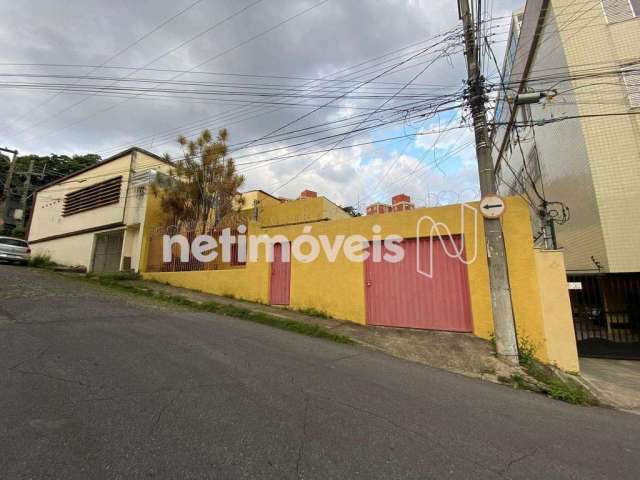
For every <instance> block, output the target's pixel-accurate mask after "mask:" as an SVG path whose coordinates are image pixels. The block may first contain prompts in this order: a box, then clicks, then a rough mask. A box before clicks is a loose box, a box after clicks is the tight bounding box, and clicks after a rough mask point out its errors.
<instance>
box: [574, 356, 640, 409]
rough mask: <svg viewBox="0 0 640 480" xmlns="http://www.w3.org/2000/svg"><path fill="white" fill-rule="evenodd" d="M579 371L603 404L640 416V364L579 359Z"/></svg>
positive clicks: (636, 362) (635, 362) (623, 361)
mask: <svg viewBox="0 0 640 480" xmlns="http://www.w3.org/2000/svg"><path fill="white" fill-rule="evenodd" d="M580 370H581V373H582V378H583V380H584V381H585V382H586V383H588V384H589V386H590V387H591V389H592V391H594V392H595V393H596V394H597V396H598V397H599V398H601V400H602V401H603V402H604V403H607V404H610V405H612V406H614V407H616V408H618V409H620V410H625V411H628V412H631V413H635V414H638V415H640V362H638V361H625V360H608V359H600V358H581V359H580Z"/></svg>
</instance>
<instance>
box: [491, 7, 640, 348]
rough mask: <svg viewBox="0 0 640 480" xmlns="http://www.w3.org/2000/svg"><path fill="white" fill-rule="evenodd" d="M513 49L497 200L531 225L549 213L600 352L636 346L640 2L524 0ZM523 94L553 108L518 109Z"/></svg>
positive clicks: (501, 116)
mask: <svg viewBox="0 0 640 480" xmlns="http://www.w3.org/2000/svg"><path fill="white" fill-rule="evenodd" d="M507 46H508V47H507V50H506V55H505V59H504V63H503V68H502V75H501V80H502V83H503V85H501V88H500V89H499V91H500V93H499V97H498V102H497V105H496V114H495V120H496V121H495V127H494V130H493V132H492V139H493V143H494V148H495V151H494V161H495V168H496V172H497V175H498V178H499V179H500V187H499V188H500V191H501V193H503V194H512V195H513V194H518V195H522V196H524V197H525V198H527V200H528V201H529V203H530V207H531V208H532V210H534V211H535V212H536V213H537V212H538V211H539V210H540V209H542V207H544V201H547V202H550V204H549V205H548V208H549V210H550V211H551V214H552V215H554V216H555V220H556V221H554V222H553V227H555V235H556V238H557V246H558V248H561V249H563V250H564V252H565V256H566V263H567V270H568V273H569V274H570V275H573V276H572V277H571V279H572V280H574V281H573V283H572V285H573V286H574V288H575V289H576V290H575V291H573V292H572V300H574V313H575V314H576V315H580V314H581V312H580V311H578V310H581V309H584V310H590V311H591V312H592V313H591V314H589V316H590V317H594V318H591V319H590V321H591V323H592V324H591V325H590V328H591V329H593V330H594V331H595V330H598V331H599V332H600V333H597V335H596V336H598V337H599V338H600V339H601V340H602V339H604V340H611V339H612V338H613V337H614V336H617V337H618V338H619V339H621V340H623V341H625V342H626V341H627V340H629V342H631V343H633V342H640V336H638V331H639V330H640V328H639V324H640V315H639V311H638V309H639V308H640V295H638V290H639V289H640V278H639V276H640V274H639V273H638V272H640V255H638V252H637V248H635V245H636V244H637V241H638V240H637V239H638V238H640V209H638V205H639V204H640V0H581V1H579V2H576V1H574V0H529V1H527V3H526V6H525V8H524V9H523V10H519V11H517V12H514V14H513V17H512V19H511V27H510V33H509V36H508V43H507ZM528 92H545V93H546V94H548V95H549V96H548V97H546V98H543V99H541V101H540V102H537V103H533V104H523V103H522V102H520V101H518V100H517V95H518V94H523V93H528ZM521 98H524V97H521ZM556 202H557V203H556ZM532 217H533V218H534V233H535V234H536V237H537V240H538V242H539V243H541V242H542V241H543V238H544V235H543V229H542V226H543V225H542V224H543V222H542V220H541V216H540V215H537V214H535V215H532ZM547 233H548V232H547ZM587 297H588V298H587ZM621 332H622V333H621ZM578 333H579V332H578ZM592 333H593V332H591V333H589V335H592ZM633 350H634V352H635V353H638V352H640V343H636V345H635V346H634V347H633Z"/></svg>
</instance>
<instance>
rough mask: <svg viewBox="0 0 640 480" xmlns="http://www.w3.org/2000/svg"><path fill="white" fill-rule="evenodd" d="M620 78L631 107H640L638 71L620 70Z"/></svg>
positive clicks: (639, 78) (639, 76)
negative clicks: (625, 88)
mask: <svg viewBox="0 0 640 480" xmlns="http://www.w3.org/2000/svg"><path fill="white" fill-rule="evenodd" d="M622 79H623V80H624V84H625V86H626V87H627V95H628V98H629V105H630V106H631V107H632V108H640V73H639V72H622Z"/></svg>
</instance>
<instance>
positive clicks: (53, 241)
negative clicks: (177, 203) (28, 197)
mask: <svg viewBox="0 0 640 480" xmlns="http://www.w3.org/2000/svg"><path fill="white" fill-rule="evenodd" d="M170 169H171V165H170V164H169V163H168V162H167V161H166V160H164V159H162V158H161V157H159V156H157V155H155V154H153V153H151V152H148V151H146V150H143V149H141V148H137V147H133V148H130V149H128V150H125V151H123V152H121V153H118V154H116V155H114V156H112V157H110V158H108V159H106V160H104V161H102V162H100V163H98V164H97V165H94V166H91V167H89V168H87V169H84V170H81V171H79V172H76V173H74V174H72V175H69V176H67V177H64V178H62V179H60V180H58V181H56V182H53V183H51V184H49V185H47V186H45V187H43V188H41V189H39V190H38V191H37V192H36V194H35V198H34V204H33V214H32V217H31V223H30V225H29V233H28V240H29V243H30V244H31V248H32V252H33V255H37V254H47V255H50V256H51V259H52V260H53V261H55V262H56V263H59V264H62V265H74V266H82V267H86V268H87V270H89V271H95V272H110V271H118V270H136V271H137V270H138V268H139V260H140V251H141V248H142V235H141V232H142V229H143V228H144V221H145V212H146V208H147V198H148V196H149V184H150V183H151V182H152V181H154V179H155V178H156V176H157V175H161V174H166V173H168V172H169V171H170Z"/></svg>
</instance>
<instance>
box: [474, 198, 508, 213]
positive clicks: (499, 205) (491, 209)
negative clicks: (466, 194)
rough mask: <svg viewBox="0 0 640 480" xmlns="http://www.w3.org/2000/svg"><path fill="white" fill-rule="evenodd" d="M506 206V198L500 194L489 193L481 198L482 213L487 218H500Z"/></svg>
mask: <svg viewBox="0 0 640 480" xmlns="http://www.w3.org/2000/svg"><path fill="white" fill-rule="evenodd" d="M505 208H506V205H505V203H504V200H503V199H502V198H501V197H499V196H498V195H487V196H486V197H483V198H482V200H480V213H482V216H483V217H485V218H500V217H501V216H502V215H504V210H505Z"/></svg>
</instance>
